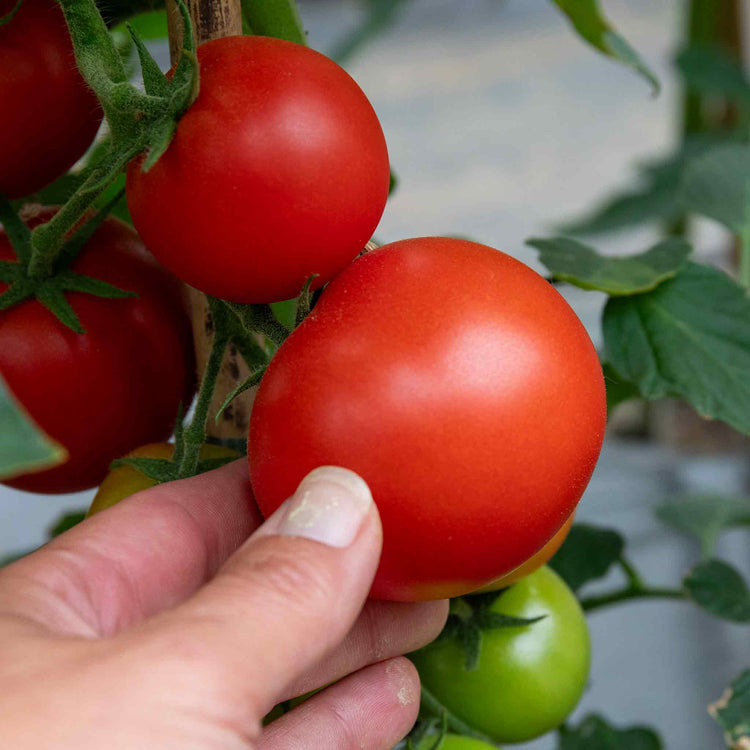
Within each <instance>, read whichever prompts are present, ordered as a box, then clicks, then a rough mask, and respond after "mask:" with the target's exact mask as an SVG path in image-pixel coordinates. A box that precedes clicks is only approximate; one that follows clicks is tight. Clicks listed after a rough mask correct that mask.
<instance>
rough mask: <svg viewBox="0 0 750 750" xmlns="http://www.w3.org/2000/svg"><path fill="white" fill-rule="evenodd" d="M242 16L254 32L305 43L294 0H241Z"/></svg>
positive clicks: (305, 39) (300, 20)
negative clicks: (265, 0) (261, 1)
mask: <svg viewBox="0 0 750 750" xmlns="http://www.w3.org/2000/svg"><path fill="white" fill-rule="evenodd" d="M242 17H243V19H244V21H245V22H246V23H247V25H248V27H249V28H251V29H252V30H253V33H254V34H258V35H260V36H275V37H276V38H277V39H286V40H287V41H290V42H296V43H297V44H307V37H306V36H305V29H304V27H303V26H302V19H301V18H300V16H299V11H298V10H297V3H296V2H295V0H276V1H275V2H272V3H259V2H257V0H242Z"/></svg>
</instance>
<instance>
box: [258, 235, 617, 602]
mask: <svg viewBox="0 0 750 750" xmlns="http://www.w3.org/2000/svg"><path fill="white" fill-rule="evenodd" d="M605 411H606V409H605V397H604V382H603V378H602V371H601V367H600V365H599V361H598V359H597V356H596V352H595V351H594V347H593V346H592V344H591V341H590V339H589V337H588V335H587V334H586V331H585V330H584V328H583V326H582V325H581V323H580V321H579V320H578V318H577V317H576V316H575V314H574V313H573V311H572V310H571V308H570V307H569V306H568V304H567V303H566V302H565V300H564V299H563V298H562V297H561V296H560V294H559V293H558V292H557V291H555V289H554V288H553V287H552V286H551V285H550V284H548V283H547V282H546V281H545V280H544V279H543V278H542V277H541V276H539V275H538V274H536V273H535V272H534V271H532V270H531V269H529V268H528V267H527V266H525V265H523V264H522V263H519V262H518V261H517V260H514V259H513V258H511V257H510V256H508V255H505V254H503V253H501V252H498V251H496V250H493V249H492V248H489V247H485V246H483V245H478V244H476V243H473V242H467V241H465V240H457V239H445V238H434V237H433V238H423V239H413V240H404V241H402V242H395V243H393V244H392V245H386V246H384V247H382V248H380V249H379V250H375V251H374V252H371V253H369V254H368V255H365V256H363V257H362V258H360V259H358V260H356V261H355V262H354V263H352V264H351V265H350V266H349V267H348V268H347V269H346V270H345V271H344V272H343V273H342V274H341V275H340V276H338V277H337V278H336V279H335V280H334V281H333V282H332V283H331V284H330V285H329V287H328V288H327V289H326V290H325V291H324V292H323V295H322V297H321V298H320V301H319V302H318V304H317V306H316V307H315V308H314V310H313V312H312V314H311V315H310V316H309V317H308V318H307V319H306V320H305V322H304V323H303V324H302V325H301V326H300V327H299V328H298V329H297V330H296V331H295V332H294V333H292V334H291V336H290V337H289V338H288V339H287V341H286V342H285V343H284V344H283V345H282V346H281V348H280V349H279V351H278V353H277V354H276V356H275V357H274V359H273V361H272V362H271V365H270V367H269V369H268V371H267V373H266V375H265V377H264V378H263V380H262V382H261V385H260V390H259V392H258V395H257V397H256V400H255V405H254V408H253V416H252V420H251V425H250V443H249V456H250V474H251V480H252V485H253V491H254V493H255V497H256V498H257V500H258V504H259V506H260V509H261V510H262V512H263V513H264V514H269V513H271V512H272V511H273V510H274V509H275V508H276V507H277V506H278V505H279V504H280V503H281V502H282V501H283V500H284V499H286V498H287V497H288V496H289V495H291V494H292V492H293V491H294V489H295V487H296V485H297V483H298V482H299V481H300V480H301V479H302V478H303V477H304V476H305V474H306V473H307V472H308V471H310V470H311V469H313V468H315V467H316V466H320V465H323V464H335V465H339V466H344V467H346V468H349V469H353V470H354V471H356V472H358V473H359V474H361V475H362V476H363V477H364V479H365V480H366V481H367V482H368V484H369V485H370V488H371V489H372V492H373V496H374V498H375V502H376V503H377V505H378V508H379V510H380V515H381V518H382V521H383V529H384V547H383V556H382V558H381V563H380V568H379V570H378V573H377V575H376V578H375V583H374V585H373V589H372V595H373V596H375V597H380V598H386V599H404V600H409V599H428V598H438V597H445V596H456V595H459V594H462V593H465V592H468V591H471V590H474V589H476V588H477V587H478V586H481V585H483V584H485V583H488V582H489V581H491V580H494V579H495V578H498V577H499V576H501V575H504V574H505V573H507V572H509V571H512V570H513V569H515V568H517V567H518V566H519V565H521V564H522V563H523V562H524V561H525V560H527V559H528V558H529V557H531V556H532V555H533V554H534V553H536V552H537V551H538V550H539V549H540V548H541V547H542V546H543V545H544V544H545V543H546V542H547V541H548V540H549V539H551V538H552V537H553V536H554V534H555V533H556V532H557V531H558V529H559V528H560V527H561V526H562V525H563V523H564V522H565V521H566V519H567V518H568V517H569V516H570V514H571V513H572V511H573V509H574V508H575V506H576V503H577V502H578V500H579V499H580V497H581V494H582V493H583V490H584V489H585V487H586V485H587V483H588V481H589V478H590V476H591V472H592V471H593V469H594V464H595V463H596V460H597V457H598V455H599V450H600V448H601V444H602V439H603V436H604V427H605V419H606V413H605Z"/></svg>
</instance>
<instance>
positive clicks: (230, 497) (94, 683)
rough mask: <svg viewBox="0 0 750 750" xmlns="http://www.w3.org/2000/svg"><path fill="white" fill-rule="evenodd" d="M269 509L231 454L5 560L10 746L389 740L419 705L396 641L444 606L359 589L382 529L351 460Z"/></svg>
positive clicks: (291, 745) (362, 743)
mask: <svg viewBox="0 0 750 750" xmlns="http://www.w3.org/2000/svg"><path fill="white" fill-rule="evenodd" d="M261 523H262V518H261V517H260V515H259V513H258V511H257V508H256V506H255V503H254V501H253V499H252V495H251V490H250V485H249V482H248V480H247V467H246V465H245V462H244V461H237V462H234V463H232V464H230V465H228V466H226V467H224V468H222V469H219V470H217V471H213V472H210V473H208V474H203V475H201V476H199V477H195V478H193V479H187V480H183V481H181V482H174V483H170V484H165V485H161V486H158V487H155V488H153V489H151V490H147V491H145V492H141V493H139V494H137V495H134V496H132V497H131V498H128V499H127V500H126V501H124V502H122V503H120V504H119V505H117V506H115V507H113V508H111V509H109V510H107V511H105V512H103V513H101V514H98V515H96V516H93V517H92V518H90V519H89V520H87V521H86V522H85V523H83V524H81V525H80V526H77V527H75V528H73V529H72V530H70V531H68V532H67V533H65V534H63V535H62V536H60V537H58V538H57V539H55V540H54V541H52V542H51V543H50V544H48V545H46V546H45V547H43V548H42V549H41V550H39V551H37V552H35V553H33V554H31V555H29V556H27V557H25V558H23V559H21V560H19V561H17V562H15V563H13V564H12V565H10V566H9V567H7V568H5V569H3V570H2V571H0V643H1V644H2V648H0V685H2V692H1V693H0V737H2V746H3V747H12V748H14V749H15V750H26V749H27V748H28V749H33V750H37V749H38V748H44V749H45V750H46V749H47V748H55V750H68V748H71V749H72V748H75V749H76V750H86V749H87V748H96V750H101V748H104V747H106V748H108V749H109V750H117V749H118V748H129V749H131V748H139V749H140V748H159V749H160V750H169V749H170V748H180V750H190V749H192V748H196V749H198V748H200V750H205V749H210V748H221V750H232V749H233V748H245V749H247V748H254V749H256V748H257V749H262V750H276V749H277V748H279V749H281V748H283V749H284V750H307V749H308V748H309V749H310V750H313V749H325V750H332V749H333V748H336V749H337V750H346V748H364V749H365V750H369V749H370V748H377V749H378V750H379V749H381V748H383V749H385V748H390V747H392V746H393V745H394V744H395V743H396V742H397V741H398V740H399V739H400V738H401V737H403V735H404V734H405V733H406V732H407V731H408V730H409V728H410V727H411V725H412V723H413V722H414V720H415V718H416V714H417V709H418V705H419V680H418V677H417V675H416V672H415V670H414V668H413V667H412V665H411V663H410V662H409V661H408V660H406V659H404V658H403V657H400V656H399V655H400V654H403V653H406V652H408V651H410V650H413V649H415V648H418V647H420V646H422V645H424V644H425V643H427V642H428V641H430V640H431V639H432V638H434V637H435V636H436V635H437V634H438V633H439V631H440V629H441V627H442V625H443V623H444V621H445V617H446V614H447V606H446V603H445V602H422V603H418V604H402V603H395V602H384V601H374V600H368V601H366V596H367V592H368V590H369V587H370V583H371V581H372V578H373V575H374V573H375V569H376V567H377V563H378V557H379V554H380V547H381V528H380V522H379V518H378V515H377V511H376V509H375V506H374V504H373V503H372V500H371V498H370V493H369V490H368V489H367V487H366V485H365V484H364V482H363V481H362V480H361V479H359V478H358V477H357V476H356V475H355V474H353V473H352V472H349V471H346V470H344V469H336V468H325V469H320V470H316V471H315V472H313V473H312V474H311V475H309V476H308V477H307V478H306V479H305V480H304V481H303V483H302V484H301V485H300V489H298V491H297V493H296V494H295V495H294V497H292V498H291V499H290V500H288V501H287V503H285V504H284V505H283V506H282V507H281V508H280V509H279V510H278V511H277V512H276V513H275V514H274V515H273V516H272V517H271V518H270V519H269V520H268V521H267V522H266V523H264V524H263V525H262V526H261ZM250 534H252V536H250V538H249V539H248V538H247V537H248V535H250ZM341 678H343V679H341ZM336 680H340V681H339V682H336V684H334V685H332V686H330V687H328V688H326V689H324V690H322V691H321V692H319V693H317V694H316V695H315V696H313V697H312V698H310V699H308V700H307V701H306V702H304V703H303V704H301V705H300V706H298V707H297V708H295V709H294V710H292V711H291V712H289V713H288V714H285V715H284V716H283V717H281V718H280V719H278V720H276V721H275V722H273V723H272V724H270V725H268V726H267V727H265V728H262V727H261V721H262V718H263V716H264V715H265V714H266V713H267V712H268V711H269V710H270V709H271V708H272V707H273V706H274V705H275V704H276V703H278V702H280V701H282V700H285V699H288V698H291V697H293V696H297V695H300V694H303V693H305V692H308V691H310V690H313V689H315V688H319V687H321V686H323V685H326V684H328V683H331V682H333V681H336Z"/></svg>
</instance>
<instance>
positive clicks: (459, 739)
mask: <svg viewBox="0 0 750 750" xmlns="http://www.w3.org/2000/svg"><path fill="white" fill-rule="evenodd" d="M436 739H437V738H436V737H435V735H434V734H433V735H429V734H428V735H427V736H426V737H424V738H423V739H422V741H421V742H420V743H419V744H418V745H417V750H497V748H496V747H495V746H494V745H489V744H488V743H486V742H482V740H475V739H474V738H473V737H464V736H462V735H460V734H446V735H444V737H443V739H442V740H441V741H440V744H439V745H438V746H437V747H435V740H436Z"/></svg>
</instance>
